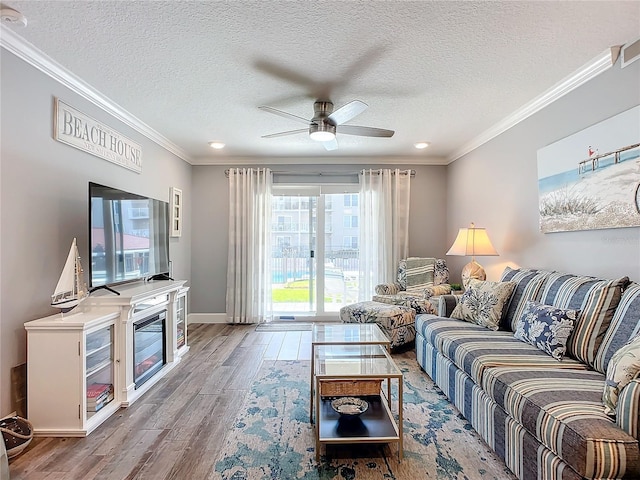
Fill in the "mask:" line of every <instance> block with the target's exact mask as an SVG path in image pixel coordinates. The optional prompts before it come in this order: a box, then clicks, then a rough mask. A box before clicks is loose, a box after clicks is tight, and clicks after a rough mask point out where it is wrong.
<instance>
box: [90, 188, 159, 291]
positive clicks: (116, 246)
mask: <svg viewBox="0 0 640 480" xmlns="http://www.w3.org/2000/svg"><path fill="white" fill-rule="evenodd" d="M89 225H90V231H89V239H90V243H89V245H90V249H91V251H90V255H91V261H90V262H89V278H90V285H89V286H90V287H91V288H96V287H101V286H108V285H115V284H119V283H124V282H130V281H135V280H140V279H149V278H161V277H162V276H163V275H164V276H166V278H168V274H169V204H168V203H167V202H163V201H161V200H156V199H153V198H149V197H145V196H142V195H136V194H135V193H129V192H125V191H123V190H119V189H117V188H113V187H107V186H105V185H98V184H97V183H93V182H90V183H89Z"/></svg>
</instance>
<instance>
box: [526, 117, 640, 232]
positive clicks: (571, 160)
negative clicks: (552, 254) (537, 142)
mask: <svg viewBox="0 0 640 480" xmlns="http://www.w3.org/2000/svg"><path fill="white" fill-rule="evenodd" d="M538 199H539V209H540V230H541V231H542V232H543V233H550V232H566V231H573V230H596V229H603V228H622V227H638V226H640V105H639V106H636V107H633V108H631V109H629V110H627V111H625V112H622V113H620V114H618V115H616V116H614V117H611V118H609V119H607V120H604V121H602V122H600V123H597V124H595V125H592V126H591V127H588V128H586V129H584V130H581V131H580V132H577V133H575V134H573V135H571V136H569V137H567V138H564V139H562V140H559V141H557V142H555V143H552V144H551V145H548V146H546V147H544V148H542V149H540V150H538Z"/></svg>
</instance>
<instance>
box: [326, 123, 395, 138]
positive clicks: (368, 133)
mask: <svg viewBox="0 0 640 480" xmlns="http://www.w3.org/2000/svg"><path fill="white" fill-rule="evenodd" d="M336 132H338V133H345V134H347V135H360V136H363V137H393V134H394V133H396V132H394V131H393V130H385V129H384V128H374V127H360V126H358V125H338V126H337V127H336Z"/></svg>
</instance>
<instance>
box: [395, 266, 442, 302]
mask: <svg viewBox="0 0 640 480" xmlns="http://www.w3.org/2000/svg"><path fill="white" fill-rule="evenodd" d="M402 263H404V268H405V278H406V282H407V283H406V287H405V290H406V292H407V293H413V294H418V295H422V293H423V292H424V289H425V288H427V287H429V286H431V285H433V277H434V271H435V264H436V259H435V258H419V257H413V258H407V259H406V260H403V261H401V262H400V268H399V270H400V271H402V266H403V265H402ZM398 276H400V272H399V275H398Z"/></svg>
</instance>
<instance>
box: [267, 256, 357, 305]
mask: <svg viewBox="0 0 640 480" xmlns="http://www.w3.org/2000/svg"><path fill="white" fill-rule="evenodd" d="M358 254H359V252H358V250H357V249H347V248H342V247H335V248H331V249H328V250H327V251H326V252H325V279H324V280H325V281H324V285H325V294H324V310H325V311H326V312H337V311H338V310H339V309H340V307H342V306H343V305H347V304H349V303H354V302H357V300H358V262H359V260H358ZM311 261H313V259H311V258H310V252H309V249H308V247H304V248H303V247H278V248H274V250H273V252H272V256H271V278H272V299H273V305H272V307H273V310H274V311H276V312H307V311H309V308H310V297H309V296H310V289H309V282H310V280H311V279H310V273H309V272H310V270H311V269H310V265H311Z"/></svg>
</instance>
